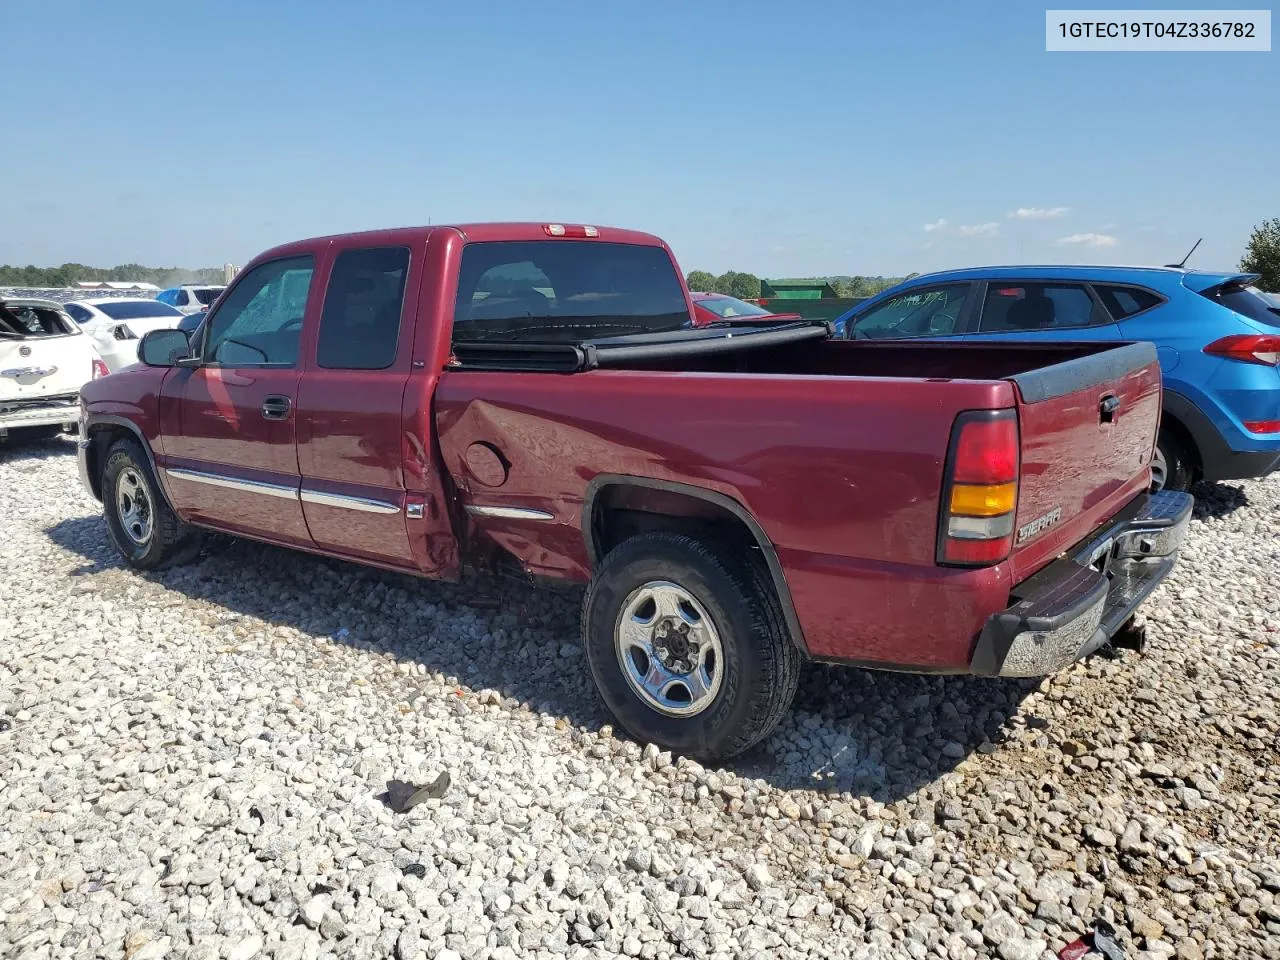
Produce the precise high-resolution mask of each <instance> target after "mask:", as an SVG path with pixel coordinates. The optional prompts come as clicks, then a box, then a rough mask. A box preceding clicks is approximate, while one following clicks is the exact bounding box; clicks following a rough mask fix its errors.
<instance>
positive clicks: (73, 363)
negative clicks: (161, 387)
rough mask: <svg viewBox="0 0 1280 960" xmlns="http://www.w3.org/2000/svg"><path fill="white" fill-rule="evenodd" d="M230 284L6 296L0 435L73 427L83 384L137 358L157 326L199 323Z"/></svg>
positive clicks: (1, 327) (0, 323)
mask: <svg viewBox="0 0 1280 960" xmlns="http://www.w3.org/2000/svg"><path fill="white" fill-rule="evenodd" d="M223 289H224V288H223V287H219V286H209V285H202V284H185V285H183V286H180V287H172V288H170V289H168V290H162V291H160V292H159V293H158V294H156V296H155V299H143V298H139V297H128V296H109V297H102V296H99V297H84V296H77V297H75V298H74V299H69V300H68V299H64V300H55V299H52V298H49V297H25V296H17V297H14V296H10V297H8V298H7V299H2V300H0V441H5V440H7V439H9V435H10V433H13V434H15V435H21V436H26V437H27V438H33V437H39V436H53V435H56V434H58V433H60V432H64V431H70V430H72V429H74V428H75V423H76V420H77V417H78V412H79V391H80V388H81V387H82V386H83V385H84V384H85V383H87V382H88V381H89V380H91V379H95V378H97V377H101V376H106V375H107V374H108V373H115V372H116V371H118V370H120V369H122V368H124V367H127V366H129V365H130V364H134V363H137V362H138V344H139V343H140V342H141V338H142V337H143V336H145V335H146V334H147V333H149V332H151V331H152V330H163V329H170V328H174V327H181V328H183V329H194V327H195V326H196V325H198V324H199V322H200V320H201V319H203V317H204V314H205V312H206V311H207V310H208V306H209V304H211V303H213V302H214V301H215V300H216V299H217V297H218V295H219V294H220V293H221V292H222V290H223Z"/></svg>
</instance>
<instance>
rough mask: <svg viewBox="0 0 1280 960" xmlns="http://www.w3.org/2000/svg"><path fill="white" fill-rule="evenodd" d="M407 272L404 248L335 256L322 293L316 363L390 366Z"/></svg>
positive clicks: (375, 367) (332, 367)
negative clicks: (322, 300) (331, 270)
mask: <svg viewBox="0 0 1280 960" xmlns="http://www.w3.org/2000/svg"><path fill="white" fill-rule="evenodd" d="M408 272H409V248H408V247H366V248H364V249H361V250H344V251H343V252H342V253H341V254H339V255H338V259H337V260H336V261H335V262H334V264H333V272H332V273H331V274H330V275H329V289H328V291H327V292H326V293H325V296H324V312H323V313H322V314H321V316H320V342H319V344H318V346H317V347H316V363H317V364H319V365H320V366H321V367H324V368H326V369H329V370H382V369H385V368H386V367H389V366H391V364H392V363H394V362H395V359H396V344H397V342H398V341H399V339H400V313H401V310H402V308H403V306H404V279H405V274H407V273H408Z"/></svg>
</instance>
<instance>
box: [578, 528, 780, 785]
mask: <svg viewBox="0 0 1280 960" xmlns="http://www.w3.org/2000/svg"><path fill="white" fill-rule="evenodd" d="M733 552H734V551H732V550H730V549H729V548H727V547H722V548H719V549H717V548H713V546H712V545H710V544H708V543H704V542H702V541H700V540H695V539H693V538H691V537H687V536H683V535H680V534H674V533H648V534H643V535H640V536H637V537H633V538H632V539H630V540H627V541H625V542H623V543H622V544H620V545H619V546H617V547H616V548H614V549H613V550H612V551H611V552H610V553H609V555H608V556H606V557H605V558H604V560H603V561H602V562H601V564H600V567H599V569H598V570H597V571H596V574H595V576H594V578H593V579H592V581H591V585H590V587H589V588H588V590H587V595H586V600H585V602H584V603H583V608H582V637H583V643H584V645H585V646H586V652H587V662H588V664H589V666H590V668H591V676H592V678H593V679H594V681H595V684H596V690H597V691H598V692H599V694H600V697H601V699H602V700H603V701H604V705H605V707H607V708H608V710H609V712H610V713H612V714H613V716H614V718H615V719H616V720H617V721H618V723H619V725H621V726H622V727H623V728H624V729H626V730H627V731H628V732H629V733H630V734H631V735H632V736H633V737H635V738H636V739H637V740H639V741H641V742H644V743H653V744H656V745H658V746H660V747H662V748H664V749H668V750H671V751H673V752H675V753H678V754H685V755H688V756H692V757H698V758H701V759H708V760H710V759H725V758H728V757H733V756H736V755H737V754H740V753H742V752H744V751H746V750H748V749H750V748H751V747H753V746H755V745H756V744H757V743H759V742H760V741H761V740H763V739H764V738H765V737H767V736H768V735H769V734H770V733H771V732H772V731H773V729H774V727H776V726H777V725H778V722H779V721H780V720H781V719H782V717H783V715H784V714H785V713H786V712H787V710H788V709H789V708H790V706H791V702H792V700H793V699H794V697H795V692H796V684H797V683H798V681H799V677H800V666H801V662H802V659H803V658H802V654H801V652H800V651H799V650H798V649H797V648H796V645H795V644H794V643H793V642H792V641H791V637H790V635H789V632H788V630H787V627H786V623H785V621H784V619H783V616H782V610H781V608H780V606H779V603H778V598H777V596H776V594H775V592H774V588H773V583H772V581H771V579H770V578H769V576H768V573H767V571H766V570H765V568H764V565H763V563H760V562H758V561H756V562H753V561H747V562H733V561H730V559H729V558H730V557H731V556H732V554H733ZM736 552H738V553H741V552H742V551H741V550H740V549H738V550H737V551H736ZM655 581H663V582H667V583H670V584H674V585H676V586H678V587H679V588H680V589H681V590H683V591H685V592H687V593H688V594H689V595H691V596H692V597H693V598H694V599H695V600H696V601H697V603H698V604H699V605H701V607H702V608H703V609H704V610H705V611H706V613H707V615H708V616H709V617H710V619H711V622H712V624H713V625H714V628H715V630H716V632H717V633H718V635H719V639H720V644H721V647H722V653H723V660H722V661H721V662H720V663H719V668H720V669H721V670H722V671H723V673H722V675H721V680H720V685H719V689H718V690H717V692H716V693H715V694H714V698H712V699H710V701H709V705H708V706H707V707H706V708H705V709H703V710H702V711H701V712H699V713H696V714H693V715H692V716H670V715H668V714H666V713H663V712H660V711H659V710H658V709H655V708H654V707H653V706H651V705H650V704H649V703H648V702H646V701H645V700H644V699H642V698H641V696H640V695H639V694H638V693H637V692H636V690H635V689H634V688H633V687H632V683H631V681H630V680H629V679H628V678H627V675H626V673H625V672H624V669H623V666H622V663H621V660H620V655H619V647H618V645H617V642H616V640H615V629H616V627H617V625H618V621H619V619H620V617H621V616H622V613H623V611H624V609H625V608H626V605H627V601H628V598H630V597H631V596H632V594H633V592H634V591H637V590H638V589H640V588H641V587H643V586H644V585H645V584H648V583H651V582H655Z"/></svg>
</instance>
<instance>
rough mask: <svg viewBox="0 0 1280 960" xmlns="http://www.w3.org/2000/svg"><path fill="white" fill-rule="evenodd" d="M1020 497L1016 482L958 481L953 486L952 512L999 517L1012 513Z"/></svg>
mask: <svg viewBox="0 0 1280 960" xmlns="http://www.w3.org/2000/svg"><path fill="white" fill-rule="evenodd" d="M1017 499H1018V485H1017V484H1016V483H996V484H975V483H957V484H956V485H955V486H953V487H952V488H951V513H953V514H959V515H961V516H965V517H998V516H1000V515H1001V514H1002V513H1012V512H1013V508H1014V506H1015V504H1016V502H1017Z"/></svg>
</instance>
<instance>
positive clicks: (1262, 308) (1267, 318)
mask: <svg viewBox="0 0 1280 960" xmlns="http://www.w3.org/2000/svg"><path fill="white" fill-rule="evenodd" d="M1210 299H1211V300H1215V301H1217V302H1218V303H1220V304H1222V305H1223V306H1224V307H1226V308H1227V309H1228V310H1234V311H1235V312H1236V313H1239V314H1243V315H1244V316H1246V317H1248V318H1249V319H1250V320H1257V321H1258V322H1259V323H1265V324H1267V325H1268V326H1271V327H1280V295H1277V294H1274V293H1265V292H1263V291H1262V290H1259V289H1258V288H1257V287H1237V286H1226V287H1219V288H1218V289H1217V290H1216V291H1215V292H1214V293H1213V295H1212V296H1211V297H1210Z"/></svg>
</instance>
